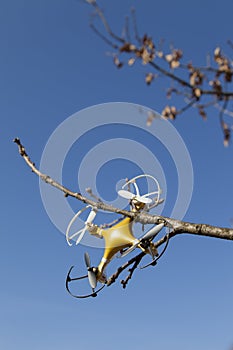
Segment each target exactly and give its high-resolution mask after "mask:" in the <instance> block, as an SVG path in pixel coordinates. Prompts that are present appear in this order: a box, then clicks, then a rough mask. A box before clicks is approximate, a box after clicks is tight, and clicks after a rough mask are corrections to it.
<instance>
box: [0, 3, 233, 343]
mask: <svg viewBox="0 0 233 350" xmlns="http://www.w3.org/2000/svg"><path fill="white" fill-rule="evenodd" d="M100 5H101V6H102V7H103V8H104V9H105V11H106V14H107V16H109V19H110V22H111V23H112V25H113V27H114V28H116V29H117V30H120V28H121V27H122V26H123V23H124V17H125V15H126V14H127V13H129V11H130V8H131V6H135V8H136V11H137V17H138V25H139V29H141V32H148V33H149V34H151V35H152V36H153V38H154V39H155V41H157V40H159V39H161V38H164V39H166V42H167V43H168V44H169V43H174V45H175V46H177V47H179V48H182V49H183V51H184V53H185V58H186V59H187V61H188V60H191V59H192V60H193V62H197V63H198V64H205V57H206V53H208V52H213V50H214V48H215V47H216V46H218V45H221V44H223V46H225V47H226V45H225V43H226V41H227V39H230V38H231V34H232V11H233V3H232V2H231V1H229V0H223V1H221V2H213V1H209V0H206V1H199V0H198V1H195V3H191V2H188V1H184V0H177V1H175V2H173V1H168V0H165V1H152V0H145V1H143V2H141V1H136V0H135V1H133V0H126V1H121V2H119V1H118V2H117V1H111V3H110V2H109V1H104V0H102V1H101V3H100ZM91 13H92V10H91V9H90V8H89V7H88V6H87V5H86V4H84V3H82V2H81V1H75V0H68V1H67V0H40V1H31V0H8V1H2V2H1V11H0V36H1V40H0V43H1V55H0V67H1V79H0V101H1V102H0V115H1V138H0V147H1V158H2V164H3V166H2V171H1V195H2V201H1V203H2V210H1V255H0V256H1V264H0V271H1V280H2V283H1V289H0V300H1V315H0V318H1V328H0V346H1V349H4V350H15V349H17V350H21V349H22V350H29V349H30V350H31V349H33V350H41V349H43V350H51V349H56V350H61V349H64V348H66V349H74V348H77V349H82V348H85V349H88V350H89V349H93V348H96V347H98V348H101V349H103V350H107V349H111V350H115V349H119V348H125V349H128V348H129V347H130V348H133V349H135V350H138V349H141V348H142V347H143V348H145V347H147V346H148V347H150V348H155V349H160V350H165V349H166V350H167V349H174V350H178V349H179V350H180V349H188V350H194V349H195V350H196V349H198V350H204V349H205V350H206V349H211V350H219V349H224V350H230V348H231V347H232V346H233V302H232V295H233V278H232V264H233V255H232V243H231V242H227V241H220V240H217V239H210V238H204V237H193V236H191V235H183V236H180V237H176V238H174V239H173V240H172V241H171V242H170V245H169V248H168V251H167V252H166V255H165V256H164V257H163V259H161V260H160V262H159V264H158V266H157V267H156V268H154V269H147V270H144V271H136V273H135V276H134V278H133V280H132V281H131V282H130V284H129V285H128V287H127V289H126V290H122V288H121V286H120V283H119V282H118V283H115V284H114V285H112V286H111V287H109V288H105V290H104V291H103V293H102V294H100V295H99V296H98V297H97V298H95V299H94V298H93V299H92V298H91V299H87V300H82V301H80V300H75V299H73V298H71V297H70V296H69V295H68V293H67V292H66V290H65V285H64V281H65V276H66V274H67V271H68V269H69V267H70V266H71V265H78V266H79V269H80V272H81V271H83V269H84V262H83V253H84V252H85V251H87V250H88V251H89V253H90V255H91V257H92V262H93V264H97V263H98V259H99V257H100V256H101V250H100V249H96V248H88V247H86V246H79V247H77V248H76V247H72V248H70V247H68V246H67V243H66V240H65V236H64V235H63V234H61V233H60V231H59V229H58V227H57V226H56V224H55V223H54V222H52V221H51V220H50V217H49V215H48V214H47V212H46V210H45V208H44V206H43V202H42V199H41V195H40V188H39V181H38V178H37V177H36V176H35V175H34V174H32V173H31V171H30V170H29V169H28V168H27V167H26V165H25V164H24V162H23V160H22V159H20V157H19V155H18V152H17V148H16V146H15V145H14V144H13V142H12V140H13V138H15V137H20V138H21V141H22V142H23V144H24V145H25V146H26V147H27V150H28V152H29V153H30V156H31V158H32V159H33V161H35V162H36V164H37V165H39V164H40V161H41V157H42V154H43V151H44V149H45V145H46V143H47V141H48V140H49V138H50V136H51V134H52V133H53V132H54V130H55V129H56V128H57V127H58V126H59V125H60V124H61V123H62V122H63V121H65V120H67V118H69V117H70V116H71V115H73V114H75V113H77V112H79V111H82V110H83V109H85V108H88V107H91V106H94V105H99V104H103V103H109V102H126V103H134V104H139V105H144V106H147V107H148V108H153V109H155V110H156V111H158V112H160V111H161V110H162V108H163V106H164V103H166V101H165V100H164V91H163V89H164V82H163V81H162V80H158V81H157V82H156V83H155V85H153V86H151V87H148V86H145V84H144V82H143V80H144V73H145V72H146V71H143V70H142V69H141V68H138V70H137V69H133V68H127V67H125V68H123V69H122V70H117V69H116V68H115V67H114V66H113V63H112V59H111V57H110V56H109V54H106V53H109V52H110V49H109V47H107V46H106V44H105V43H103V42H102V41H101V40H100V39H99V38H98V37H96V35H95V34H94V33H93V32H92V31H91V29H90V28H89V25H88V23H89V16H90V14H91ZM227 50H228V51H229V48H227ZM229 52H230V51H229ZM231 53H232V51H231ZM156 84H157V86H156ZM111 108H113V107H112V106H111ZM126 109H127V107H126ZM88 111H90V113H88V115H87V116H86V115H85V113H86V112H80V113H79V114H77V116H78V118H79V119H80V129H82V128H85V127H86V125H87V120H88V118H89V117H90V116H91V117H92V118H93V119H94V118H95V114H94V112H95V109H94V110H93V108H91V109H89V110H88ZM113 111H115V109H114V108H113V109H108V107H107V109H105V110H104V111H103V113H102V114H101V117H103V118H106V116H107V114H108V113H109V120H110V121H111V123H113V122H115V123H117V122H119V121H121V119H122V115H121V117H120V116H119V120H118V119H117V118H118V116H117V112H116V113H115V115H114V112H113ZM116 111H118V110H117V109H116ZM96 113H97V112H96ZM119 113H120V112H119ZM127 113H128V114H127V118H126V119H127V120H128V119H129V118H131V117H132V115H133V112H132V110H131V111H128V112H127ZM137 114H138V110H137V111H136V110H135V115H137ZM97 117H98V113H97V114H96V118H97ZM85 118H86V119H85ZM142 119H143V116H142ZM137 120H138V119H137ZM95 121H96V119H95ZM135 121H136V119H135ZM173 126H174V127H175V128H176V130H177V131H178V133H179V134H180V136H181V137H182V139H183V141H184V143H185V144H186V147H187V149H188V151H189V154H190V157H191V160H192V167H193V173H194V188H193V195H192V200H191V203H190V206H189V208H188V211H187V213H186V215H185V218H184V219H185V220H187V221H192V222H202V223H209V224H213V225H219V226H227V227H229V226H230V225H231V223H232V217H233V210H232V197H233V187H232V175H233V165H232V157H233V149H232V145H230V147H229V148H228V149H226V148H224V147H223V144H222V133H221V130H220V128H219V121H218V119H217V114H216V113H215V112H214V111H212V112H211V113H210V115H209V117H208V120H207V121H206V122H204V121H203V120H201V118H200V117H199V116H198V115H197V114H196V112H195V111H191V110H190V111H189V112H188V113H186V114H185V115H184V116H182V117H180V118H179V119H178V120H177V121H175V122H174V123H173ZM153 128H154V129H153ZM75 130H76V129H72V128H71V129H70V132H71V134H72V135H73V134H74V133H75V132H76V131H75ZM151 130H154V131H153V132H156V131H155V130H156V123H155V122H154V123H153V124H152V126H151ZM78 131H80V130H78ZM78 131H77V133H78ZM143 132H144V131H143V130H142V131H140V130H138V129H136V128H133V127H132V126H127V125H126V126H125V125H123V124H122V121H121V124H119V125H115V126H114V127H113V126H111V125H110V126H105V127H99V128H98V127H97V128H96V129H95V130H91V131H90V132H89V133H86V134H85V135H83V137H82V138H80V140H79V141H76V142H74V143H73V144H72V145H70V147H71V148H70V150H69V152H68V154H67V155H66V157H65V159H64V164H62V179H63V183H64V185H66V186H67V187H70V188H71V189H74V190H76V189H75V186H77V173H78V169H79V165H80V162H81V161H82V160H83V159H84V158H83V157H84V156H85V155H87V154H89V158H87V161H89V162H90V159H95V156H94V155H93V154H92V153H89V152H91V151H92V150H93V149H94V147H95V146H99V145H102V146H103V144H102V143H103V142H107V140H108V139H111V140H113V139H115V138H116V139H118V141H119V138H123V139H124V140H125V139H127V140H128V142H129V143H128V146H127V147H126V148H125V152H126V153H125V154H123V155H122V154H121V157H120V156H119V157H117V156H116V157H115V158H126V159H115V160H114V161H108V162H107V163H106V164H104V163H103V164H102V163H101V166H100V167H99V169H98V170H99V172H98V174H96V186H97V187H98V186H99V188H98V191H99V192H100V194H101V195H102V196H103V198H105V200H108V201H112V200H114V199H115V198H116V195H115V185H116V183H117V182H118V181H119V180H120V179H122V178H123V177H126V176H129V177H130V176H133V175H134V173H135V175H136V174H138V173H139V172H140V170H141V169H144V168H143V166H144V165H142V163H141V161H142V159H143V151H142V149H141V151H140V152H142V153H140V152H136V151H135V152H134V153H131V155H130V152H129V149H130V147H131V146H132V142H138V143H139V144H140V145H143V146H144V147H146V148H148V149H149V150H150V151H151V152H152V154H153V155H154V157H155V158H156V159H157V160H158V164H157V165H158V169H159V165H160V166H161V169H160V170H161V171H160V170H158V171H160V173H159V174H160V175H159V177H160V178H161V179H162V180H163V179H164V178H165V180H166V181H165V182H163V181H162V182H163V183H164V185H166V186H167V188H166V191H165V192H164V193H166V202H165V205H164V209H163V210H164V211H163V213H164V214H167V215H169V213H171V212H172V206H173V204H174V202H175V198H176V195H177V191H178V185H177V183H178V177H177V171H176V167H175V165H176V164H175V163H174V159H173V161H172V159H171V156H170V155H169V152H168V151H167V149H166V148H165V147H164V145H163V144H161V143H159V142H158V141H157V143H156V141H155V137H154V138H151V136H148V135H149V134H147V135H145V134H144V133H143ZM151 132H152V131H151ZM72 137H73V136H72ZM66 139H67V134H62V133H61V143H60V144H58V147H57V149H56V152H55V153H54V158H53V159H51V162H53V161H54V162H56V159H59V156H60V154H61V152H62V151H63V146H64V140H66ZM68 141H69V134H68ZM124 142H125V141H124ZM154 142H155V143H154ZM167 142H169V140H167ZM59 145H60V146H59ZM111 145H112V144H111ZM123 145H126V144H125V143H123ZM104 146H106V147H108V144H104ZM117 147H118V146H117V145H116V146H115V148H114V147H113V148H114V149H113V150H111V148H108V152H107V156H108V157H110V155H111V151H112V152H113V151H114V150H116V148H117ZM133 147H136V146H135V144H134V146H133ZM123 151H124V150H123ZM123 151H122V152H123ZM123 153H124V152H123ZM137 156H138V158H137ZM56 157H57V158H56ZM91 157H92V158H91ZM127 157H128V158H127ZM131 157H132V158H133V159H131ZM113 158H114V157H113ZM130 160H131V162H130ZM103 161H104V157H103ZM51 164H52V163H51ZM51 164H50V165H51ZM91 164H92V163H91ZM146 166H148V164H147V165H146ZM53 169H54V168H53V166H52V170H53ZM88 169H89V170H86V173H84V175H82V180H83V181H84V183H83V186H86V187H89V186H90V183H91V181H93V174H92V168H88ZM52 170H51V171H52ZM146 170H147V168H146ZM188 174H189V175H190V173H188ZM50 175H52V174H50ZM163 176H164V178H163ZM91 184H92V183H91ZM181 185H182V184H181ZM166 186H165V187H166ZM49 195H50V194H49ZM61 197H62V196H61V195H60V197H59V198H58V202H59V200H60V199H61ZM69 204H70V206H71V207H72V209H73V210H74V211H77V209H78V208H80V207H81V205H80V204H79V203H76V202H75V201H74V200H69ZM57 205H58V203H57V202H56V201H55V203H54V215H55V217H56V219H57V218H58V217H59V218H60V219H61V222H62V225H65V223H67V224H68V220H69V218H68V216H66V214H64V215H63V212H62V211H61V212H58V209H56V208H57ZM50 209H51V208H50ZM58 213H59V214H58ZM50 215H51V212H50ZM101 215H102V216H101ZM112 218H113V217H112V216H111V217H110V216H109V217H108V216H103V214H100V215H99V216H98V217H97V222H99V223H100V222H102V221H108V220H111V219H112ZM117 262H118V261H117ZM119 262H120V261H119Z"/></svg>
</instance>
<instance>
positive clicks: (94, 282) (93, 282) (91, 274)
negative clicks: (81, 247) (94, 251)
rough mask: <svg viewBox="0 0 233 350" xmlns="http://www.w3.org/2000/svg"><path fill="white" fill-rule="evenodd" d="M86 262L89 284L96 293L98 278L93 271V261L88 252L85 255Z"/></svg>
mask: <svg viewBox="0 0 233 350" xmlns="http://www.w3.org/2000/svg"><path fill="white" fill-rule="evenodd" d="M84 260H85V263H86V267H87V275H88V280H89V283H90V286H91V288H92V290H93V291H94V289H95V287H96V285H97V278H96V274H95V272H94V271H93V268H92V267H91V259H90V256H89V254H88V253H87V252H86V253H85V254H84Z"/></svg>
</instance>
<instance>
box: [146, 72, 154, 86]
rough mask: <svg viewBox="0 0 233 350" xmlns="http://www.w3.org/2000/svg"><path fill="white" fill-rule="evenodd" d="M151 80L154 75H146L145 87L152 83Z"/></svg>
mask: <svg viewBox="0 0 233 350" xmlns="http://www.w3.org/2000/svg"><path fill="white" fill-rule="evenodd" d="M153 79H154V74H152V73H147V74H146V78H145V81H146V83H147V85H150V84H151V82H152V81H153Z"/></svg>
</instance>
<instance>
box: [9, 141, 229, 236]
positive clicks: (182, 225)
mask: <svg viewBox="0 0 233 350" xmlns="http://www.w3.org/2000/svg"><path fill="white" fill-rule="evenodd" d="M14 142H15V143H16V144H17V145H18V149H19V153H20V155H21V156H22V157H23V159H24V160H25V162H26V163H27V165H28V166H29V167H30V168H31V170H32V171H33V172H34V173H35V174H36V175H37V176H39V177H40V178H41V179H42V180H43V181H44V182H46V183H48V184H49V185H51V186H53V187H55V188H57V189H58V190H60V191H62V192H63V193H64V195H65V196H66V197H67V196H71V197H74V198H76V199H78V200H79V201H81V202H83V203H85V204H90V205H92V206H93V207H95V208H96V209H101V210H104V211H108V212H112V213H116V214H121V215H124V216H127V217H130V218H132V219H133V220H134V221H135V222H140V223H141V224H159V223H161V222H163V223H164V225H165V226H166V227H169V228H172V229H173V234H172V237H174V236H175V235H177V234H182V233H187V234H193V235H198V236H207V237H215V238H221V239H227V240H233V229H230V228H223V227H217V226H212V225H207V224H197V223H190V222H185V221H181V220H176V219H173V218H169V217H164V216H160V215H151V214H148V213H146V212H134V211H128V210H124V209H120V208H115V207H113V206H111V205H108V204H105V203H103V202H100V201H97V202H96V201H93V200H91V199H89V198H87V197H85V196H83V195H82V194H81V193H77V192H73V191H71V190H69V189H68V188H66V187H64V186H63V185H61V184H59V183H58V182H56V181H55V180H53V179H52V178H51V177H49V176H48V175H46V174H43V173H41V172H40V171H39V170H38V169H37V168H36V166H35V163H33V162H32V161H31V159H30V158H29V156H28V154H27V152H26V150H25V147H24V146H23V145H22V144H21V142H20V139H18V138H16V139H14Z"/></svg>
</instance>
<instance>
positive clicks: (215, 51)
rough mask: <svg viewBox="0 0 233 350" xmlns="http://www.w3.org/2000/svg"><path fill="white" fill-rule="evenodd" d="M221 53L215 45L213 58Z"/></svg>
mask: <svg viewBox="0 0 233 350" xmlns="http://www.w3.org/2000/svg"><path fill="white" fill-rule="evenodd" d="M220 54H221V49H220V47H216V49H215V50H214V58H217V57H219V56H220Z"/></svg>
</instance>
